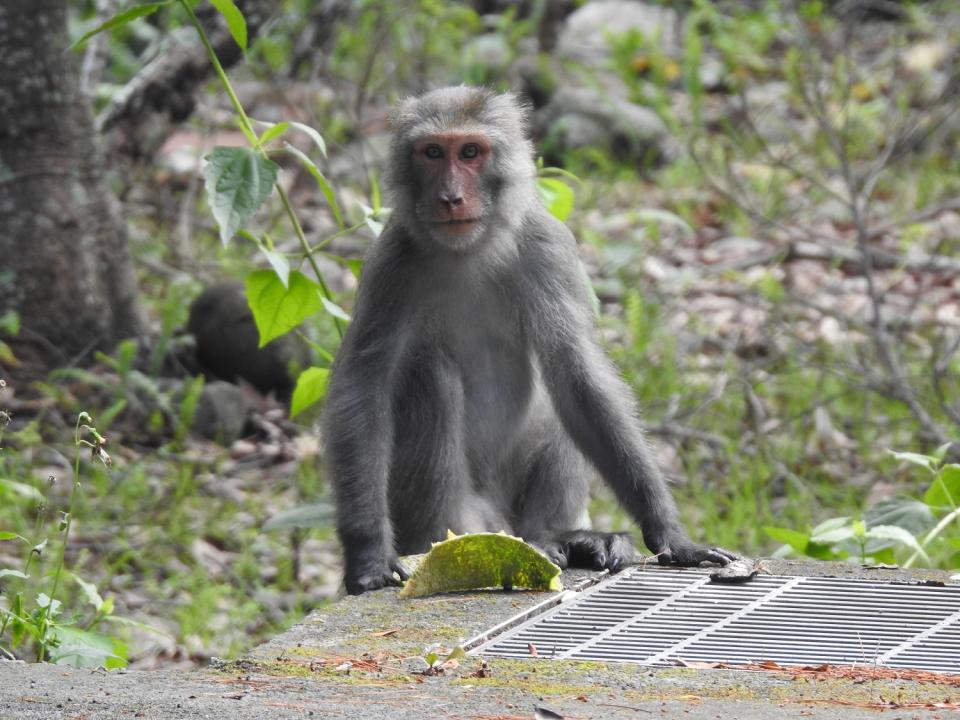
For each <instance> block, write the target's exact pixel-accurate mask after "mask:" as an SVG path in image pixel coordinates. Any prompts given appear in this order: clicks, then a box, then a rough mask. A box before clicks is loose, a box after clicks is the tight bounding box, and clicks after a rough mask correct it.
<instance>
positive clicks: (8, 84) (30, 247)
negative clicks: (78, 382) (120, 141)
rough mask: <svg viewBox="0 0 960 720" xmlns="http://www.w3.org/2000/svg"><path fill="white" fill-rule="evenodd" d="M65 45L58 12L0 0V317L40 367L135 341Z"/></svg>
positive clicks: (123, 244) (112, 222) (114, 218)
mask: <svg viewBox="0 0 960 720" xmlns="http://www.w3.org/2000/svg"><path fill="white" fill-rule="evenodd" d="M68 43H69V39H68V35H67V0H30V2H24V0H0V312H2V310H4V309H9V308H13V309H14V310H16V311H17V313H19V315H20V321H21V332H20V335H19V337H18V338H16V339H14V341H13V342H12V343H11V344H12V345H13V347H14V348H15V349H17V348H20V349H23V350H25V351H26V353H27V355H28V356H29V358H30V360H32V361H34V362H38V363H40V364H41V365H42V366H44V367H55V366H58V365H62V364H64V363H67V362H73V361H77V360H79V359H81V358H82V357H83V356H84V355H86V354H88V353H90V352H91V351H93V350H95V349H102V350H109V349H111V348H112V347H113V346H114V345H115V344H116V342H117V341H118V340H121V339H123V338H126V337H135V336H136V337H138V336H141V335H142V334H143V333H144V329H145V321H144V317H143V314H142V311H141V308H140V305H139V303H138V295H137V286H136V280H135V277H134V273H133V267H132V262H131V257H130V250H129V247H128V244H127V236H126V230H125V227H124V224H123V222H121V220H120V218H119V217H118V212H117V210H116V207H115V205H116V202H115V199H114V197H113V196H112V194H111V192H110V189H109V187H108V186H107V184H106V180H105V175H104V169H103V165H102V159H101V155H100V152H99V148H98V147H97V138H96V135H95V132H94V126H93V117H92V114H91V108H90V107H89V105H88V102H87V99H86V98H85V97H84V95H83V93H82V92H81V88H80V83H79V77H78V65H79V62H80V56H79V55H77V54H75V53H73V52H71V51H68V50H67V45H68Z"/></svg>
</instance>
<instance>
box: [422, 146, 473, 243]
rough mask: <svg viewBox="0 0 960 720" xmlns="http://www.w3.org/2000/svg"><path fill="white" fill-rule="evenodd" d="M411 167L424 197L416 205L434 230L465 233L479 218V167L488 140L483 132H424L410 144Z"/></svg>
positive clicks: (458, 233) (467, 232)
mask: <svg viewBox="0 0 960 720" xmlns="http://www.w3.org/2000/svg"><path fill="white" fill-rule="evenodd" d="M413 156H414V166H415V167H416V169H417V173H418V174H419V177H420V181H421V187H422V188H423V189H424V192H425V197H424V198H423V202H421V203H420V207H421V208H423V209H424V210H425V213H424V214H425V215H426V217H423V218H422V219H423V220H426V221H427V222H428V223H430V225H431V226H432V227H433V229H434V230H439V231H440V232H443V233H446V234H449V235H458V236H459V235H467V234H469V233H471V232H473V230H474V228H476V227H477V226H478V225H479V223H480V221H481V220H482V219H483V212H484V199H483V194H482V191H481V187H482V183H481V180H482V178H483V169H484V166H485V165H486V163H487V161H488V160H489V158H490V140H489V138H487V136H486V135H484V134H483V133H476V132H447V133H442V134H438V135H426V136H424V137H422V138H420V139H419V140H417V141H416V143H414V146H413Z"/></svg>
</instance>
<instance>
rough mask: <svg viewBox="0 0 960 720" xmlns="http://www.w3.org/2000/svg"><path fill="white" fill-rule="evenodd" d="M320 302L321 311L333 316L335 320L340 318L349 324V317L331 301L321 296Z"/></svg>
mask: <svg viewBox="0 0 960 720" xmlns="http://www.w3.org/2000/svg"><path fill="white" fill-rule="evenodd" d="M320 302H321V303H323V309H324V310H326V311H327V312H328V313H330V314H331V315H333V316H334V317H335V318H340V319H341V320H343V321H344V322H351V318H350V315H349V314H348V313H347V311H346V310H344V309H343V308H342V307H340V306H339V305H337V304H336V303H335V302H334V301H333V300H327V299H326V298H325V297H324V296H323V295H321V296H320Z"/></svg>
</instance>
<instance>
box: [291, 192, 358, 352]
mask: <svg viewBox="0 0 960 720" xmlns="http://www.w3.org/2000/svg"><path fill="white" fill-rule="evenodd" d="M277 193H278V194H279V195H280V202H281V203H283V208H284V210H286V211H287V217H289V218H290V222H291V223H292V224H293V231H294V233H296V236H297V241H298V242H299V243H300V249H301V250H303V254H304V255H306V256H307V262H309V263H310V267H311V268H313V273H314V275H316V276H317V283H318V284H319V285H320V291H321V292H322V293H323V296H324V297H325V298H326V299H327V300H329V301H330V302H333V296H332V295H331V293H330V288H328V287H327V283H326V281H325V280H324V279H323V273H322V272H320V266H319V265H317V259H316V258H315V257H314V256H313V252H311V250H310V243H308V242H307V236H306V235H305V234H304V232H303V227H302V226H301V225H300V219H299V218H298V217H297V214H296V213H295V212H294V211H293V205H291V204H290V197H289V196H288V195H287V191H286V190H284V189H283V188H282V187H280V184H279V183H277ZM331 317H333V324H334V326H335V327H336V328H337V334H338V335H339V336H340V339H341V340H342V339H343V321H342V320H341V319H340V318H338V317H336V316H331Z"/></svg>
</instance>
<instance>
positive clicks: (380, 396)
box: [324, 257, 407, 595]
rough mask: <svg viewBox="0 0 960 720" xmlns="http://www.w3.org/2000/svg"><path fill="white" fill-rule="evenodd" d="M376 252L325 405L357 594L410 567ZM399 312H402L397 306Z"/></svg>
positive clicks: (347, 559) (383, 277) (341, 524)
mask: <svg viewBox="0 0 960 720" xmlns="http://www.w3.org/2000/svg"><path fill="white" fill-rule="evenodd" d="M380 260H381V259H380V258H377V257H371V258H369V259H368V262H367V264H366V265H365V267H364V277H363V281H362V284H361V289H360V292H359V294H358V298H357V306H356V310H355V313H354V320H353V322H352V323H351V325H350V327H349V328H348V330H347V333H346V334H345V336H344V339H343V344H342V345H341V347H340V350H339V351H338V353H337V360H336V363H335V364H334V368H333V372H332V376H331V381H330V387H329V389H328V392H327V399H326V407H325V411H324V436H325V444H326V458H325V459H326V462H327V467H328V470H329V475H330V477H331V481H332V484H333V488H334V493H335V496H336V507H337V533H338V534H339V536H340V541H341V543H342V545H343V552H344V565H345V568H344V583H345V585H346V588H347V592H349V593H350V594H351V595H357V594H360V593H362V592H365V591H367V590H375V589H377V588H381V587H385V586H387V585H399V584H400V580H398V579H397V577H396V576H395V575H394V573H396V574H397V575H399V577H400V579H402V580H405V579H406V578H407V573H406V571H405V570H404V568H403V566H402V565H401V564H400V561H399V559H398V557H397V554H396V551H395V549H394V544H393V529H392V527H391V524H390V510H389V506H388V496H387V482H388V473H389V465H390V457H391V453H392V448H393V416H392V412H391V397H390V388H391V387H392V386H393V383H392V374H393V372H394V368H395V367H396V360H397V356H398V354H399V352H400V348H399V347H398V341H397V340H396V336H395V334H394V333H391V328H390V327H389V325H385V324H384V323H385V321H386V322H387V323H389V321H390V320H391V319H395V317H394V318H384V315H387V314H390V313H389V312H386V311H384V309H383V308H390V307H391V306H390V305H389V304H386V303H384V302H383V298H382V297H380V296H382V295H383V293H385V292H386V293H389V290H390V287H391V282H390V279H389V277H387V275H388V274H389V272H388V270H387V269H386V268H384V267H383V263H382V262H380ZM393 314H394V315H395V314H396V311H395V310H394V313H393Z"/></svg>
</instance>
